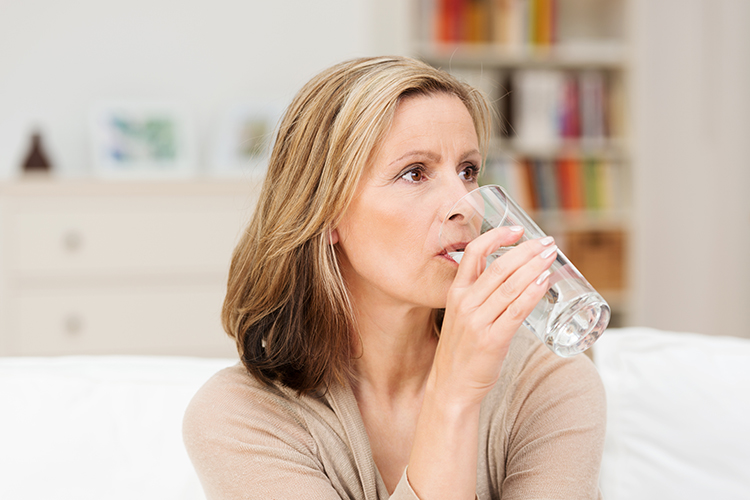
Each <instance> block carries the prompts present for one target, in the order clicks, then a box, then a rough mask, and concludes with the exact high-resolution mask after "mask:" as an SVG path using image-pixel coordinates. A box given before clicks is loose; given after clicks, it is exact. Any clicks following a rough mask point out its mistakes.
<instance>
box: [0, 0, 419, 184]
mask: <svg viewBox="0 0 750 500" xmlns="http://www.w3.org/2000/svg"><path fill="white" fill-rule="evenodd" d="M403 4H404V2H398V1H397V0H387V1H383V2H377V1H376V0H314V1H311V0H262V1H259V0H245V1H243V0H211V1H209V0H183V1H175V0H116V1H107V2H102V1H97V0H65V1H63V0H23V1H17V0H0V178H1V177H8V176H10V175H12V174H13V173H15V171H16V170H17V168H18V164H19V162H20V161H21V159H22V156H23V155H24V154H25V152H26V148H27V147H28V146H27V141H28V134H29V132H30V129H31V128H32V127H33V126H35V125H37V126H40V127H41V128H42V130H43V132H44V138H45V140H46V142H47V145H48V150H49V152H50V154H51V155H52V156H53V160H54V163H55V168H56V170H57V172H58V174H60V175H62V176H82V175H86V174H87V173H88V172H89V171H90V163H91V162H90V158H89V150H88V147H89V144H88V142H87V141H88V130H87V126H88V125H87V120H88V113H89V110H90V108H91V106H92V105H94V104H95V103H97V102H99V101H102V100H141V101H144V100H147V101H158V100H171V101H176V102H178V103H182V104H184V105H185V106H186V107H187V109H188V110H189V111H190V112H191V114H192V116H193V121H194V128H195V132H196V137H197V141H196V145H197V149H198V161H199V162H200V163H203V164H205V163H206V162H207V157H208V155H209V154H210V151H209V150H208V149H209V146H210V142H211V139H212V137H211V131H212V130H215V129H216V127H217V123H218V121H219V120H220V119H221V116H222V114H223V113H226V112H227V111H229V110H230V109H231V107H232V106H233V105H235V104H237V103H241V102H247V101H251V102H254V101H277V102H279V103H281V104H282V105H285V104H286V103H287V102H288V101H289V99H290V98H291V97H292V95H293V94H294V92H295V91H296V90H297V89H298V88H299V87H300V86H301V85H302V84H303V83H304V82H305V81H306V80H307V79H309V78H310V77H311V76H312V75H313V74H315V73H316V72H318V71H319V70H322V69H323V68H325V67H326V66H329V65H330V64H333V63H335V62H338V61H340V60H343V59H346V58H350V57H355V56H362V55H372V54H377V53H381V52H390V51H402V50H403V44H404V43H405V42H404V39H403V38H404V35H403V34H404V33H405V32H406V31H405V29H404V28H403V26H402V25H401V24H399V23H403V22H404V18H403V17H402V16H401V17H399V16H396V17H394V16H393V15H392V14H393V12H394V8H398V9H403V8H404V7H403ZM376 23H378V24H377V26H378V28H377V29H375V27H374V26H375V25H376Z"/></svg>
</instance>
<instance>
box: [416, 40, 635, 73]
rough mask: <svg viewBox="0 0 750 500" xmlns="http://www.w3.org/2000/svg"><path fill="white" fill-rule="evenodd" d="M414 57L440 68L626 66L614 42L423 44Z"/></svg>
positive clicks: (622, 51) (625, 53)
mask: <svg viewBox="0 0 750 500" xmlns="http://www.w3.org/2000/svg"><path fill="white" fill-rule="evenodd" d="M415 51H416V54H417V56H418V57H420V58H422V59H425V60H427V61H429V62H430V63H431V64H433V65H436V66H440V67H442V68H443V69H450V67H453V66H476V65H482V66H485V67H487V66H491V67H495V68H517V67H549V68H563V69H564V68H570V69H582V68H601V69H609V70H613V69H621V68H624V67H626V66H627V65H628V64H629V54H628V51H627V50H626V48H625V46H624V45H623V44H622V43H620V42H617V41H602V42H595V41H591V42H581V43H565V44H557V45H552V46H548V47H535V46H519V47H510V46H503V45H498V44H481V43H477V44H473V43H424V42H419V43H417V45H416V47H415Z"/></svg>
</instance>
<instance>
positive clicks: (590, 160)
mask: <svg viewBox="0 0 750 500" xmlns="http://www.w3.org/2000/svg"><path fill="white" fill-rule="evenodd" d="M618 174H619V170H618V169H617V166H616V165H615V164H613V162H611V161H609V160H607V159H605V158H600V157H596V156H586V157H576V156H573V155H568V156H564V157H561V158H557V159H541V158H521V159H517V160H514V159H510V158H506V159H502V160H492V161H489V162H488V165H487V168H486V169H485V173H484V175H483V178H482V183H483V184H499V185H501V186H503V187H505V188H506V190H507V191H508V193H509V194H510V195H511V196H512V197H513V198H514V199H515V200H516V201H517V202H518V203H519V205H521V207H523V208H524V209H526V210H530V211H537V210H543V211H572V212H575V211H581V210H585V211H612V210H616V209H618V208H619V207H620V206H621V203H622V202H621V200H620V199H619V197H618V193H619V188H620V186H619V181H618Z"/></svg>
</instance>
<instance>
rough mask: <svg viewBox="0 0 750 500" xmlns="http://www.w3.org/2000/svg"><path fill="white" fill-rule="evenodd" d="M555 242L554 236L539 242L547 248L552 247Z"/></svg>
mask: <svg viewBox="0 0 750 500" xmlns="http://www.w3.org/2000/svg"><path fill="white" fill-rule="evenodd" d="M554 241H555V238H553V237H552V236H546V237H544V238H542V239H541V240H539V242H540V243H541V244H542V245H544V246H545V247H546V246H549V245H551V244H552V243H553V242H554Z"/></svg>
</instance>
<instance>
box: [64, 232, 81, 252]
mask: <svg viewBox="0 0 750 500" xmlns="http://www.w3.org/2000/svg"><path fill="white" fill-rule="evenodd" d="M62 244H63V248H64V249H65V250H67V251H68V252H70V253H74V252H77V251H79V250H80V249H81V247H82V246H83V235H82V234H81V233H80V231H76V230H75V229H72V230H70V231H68V232H66V233H65V234H64V235H63V238H62Z"/></svg>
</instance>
